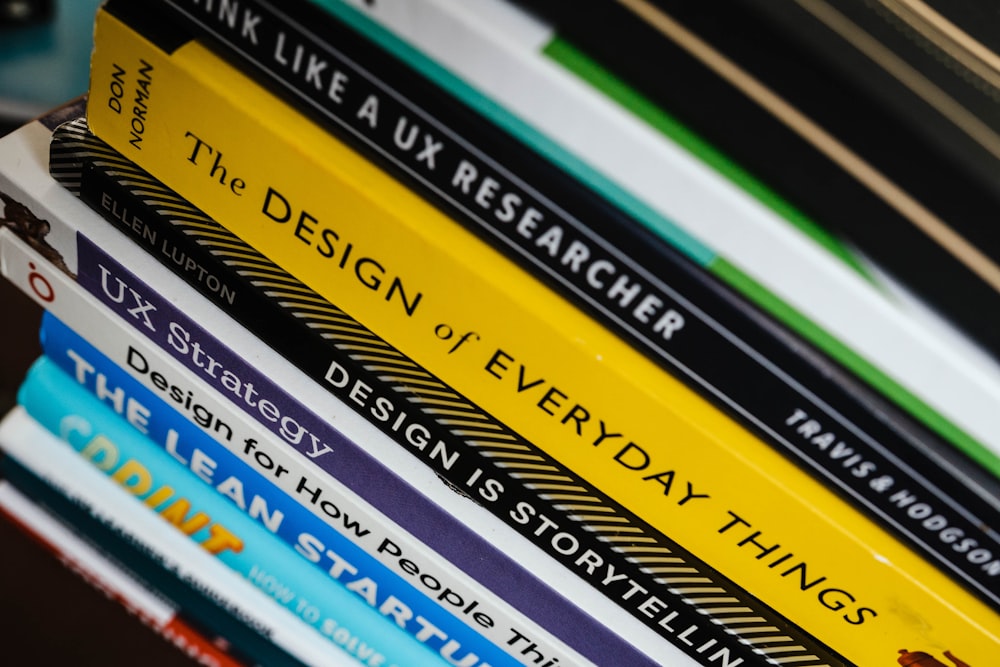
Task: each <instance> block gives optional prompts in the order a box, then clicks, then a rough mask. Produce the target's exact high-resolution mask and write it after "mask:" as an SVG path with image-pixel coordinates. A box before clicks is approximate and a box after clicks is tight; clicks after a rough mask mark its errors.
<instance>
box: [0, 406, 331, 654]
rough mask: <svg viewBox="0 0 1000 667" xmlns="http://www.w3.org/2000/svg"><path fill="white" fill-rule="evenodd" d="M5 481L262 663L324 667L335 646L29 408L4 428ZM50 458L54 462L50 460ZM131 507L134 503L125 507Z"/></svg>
mask: <svg viewBox="0 0 1000 667" xmlns="http://www.w3.org/2000/svg"><path fill="white" fill-rule="evenodd" d="M0 448H2V450H3V451H4V453H5V454H6V455H5V456H3V457H0V470H2V471H3V476H4V479H6V480H8V481H9V482H10V483H12V484H14V485H15V486H16V487H17V488H18V489H19V490H20V491H21V492H22V493H24V494H25V495H28V496H29V497H31V498H32V499H33V500H34V501H35V502H37V503H39V504H40V505H41V506H42V507H43V508H45V509H46V510H48V511H50V512H52V513H53V514H54V515H56V516H59V517H62V518H63V519H65V520H66V521H67V522H69V523H70V525H72V526H74V528H75V529H77V530H79V531H81V533H83V534H85V535H86V536H87V537H88V539H90V540H92V541H93V542H95V543H97V544H100V545H101V548H102V549H106V550H107V551H108V552H109V553H110V554H111V555H112V556H113V557H114V558H115V559H117V560H118V561H120V562H122V563H123V564H125V565H126V566H127V567H129V568H131V569H132V570H133V571H135V572H137V573H138V574H139V575H140V576H141V577H143V578H144V579H145V580H148V581H150V582H152V583H153V584H154V586H156V587H157V588H161V589H163V590H169V591H170V594H171V596H172V597H173V599H175V600H178V601H179V602H180V603H181V604H182V605H183V606H184V608H185V609H186V610H187V611H188V612H189V613H190V614H191V616H192V617H193V618H195V619H196V620H197V621H198V622H199V623H200V624H201V625H202V626H203V627H207V628H212V629H213V631H214V632H215V633H216V634H218V635H220V636H225V637H227V638H228V639H230V640H231V641H232V642H234V645H236V646H238V647H239V649H240V651H242V653H244V654H246V655H248V656H251V658H252V660H254V661H256V662H260V663H262V664H289V665H309V664H313V665H315V664H322V663H323V660H324V656H329V655H330V653H331V652H330V649H329V644H328V642H327V641H326V640H324V639H323V638H322V637H320V636H319V635H318V634H317V633H316V632H315V631H314V630H313V629H312V628H309V627H308V626H306V625H305V624H304V623H302V621H300V620H299V619H298V618H296V617H295V616H294V615H293V614H292V613H291V612H290V611H288V610H287V609H285V608H283V607H280V606H279V605H277V603H275V602H274V601H273V600H272V599H271V598H270V597H269V596H268V595H267V594H265V593H264V592H263V591H260V590H258V589H257V588H254V587H253V586H252V585H251V584H250V583H249V582H247V581H246V580H244V579H243V578H242V577H240V576H239V575H237V574H236V573H235V572H233V571H232V570H230V569H228V568H227V567H226V566H225V565H223V564H222V563H220V562H218V561H217V560H216V559H214V558H212V557H211V556H210V555H209V554H207V553H206V552H205V551H204V550H202V549H201V548H200V547H199V546H198V545H196V544H195V543H194V542H192V541H191V540H189V539H188V538H187V537H186V536H184V535H183V534H181V533H179V532H177V531H164V530H162V529H161V527H160V526H159V525H158V524H157V523H156V522H153V521H150V520H149V519H150V516H149V510H148V509H147V508H145V507H143V506H142V505H139V504H137V503H135V502H134V501H133V500H131V499H130V498H129V496H128V495H127V494H126V492H125V491H123V490H122V489H120V488H118V487H117V486H115V485H113V484H108V482H107V480H106V479H104V476H103V475H101V473H99V472H98V471H97V470H96V469H94V468H92V467H91V466H87V465H86V464H85V463H84V462H83V461H82V460H80V459H79V458H78V457H74V456H68V454H69V452H67V451H66V450H65V446H64V445H63V444H62V443H61V442H60V441H59V439H58V438H57V437H56V436H55V435H53V434H51V433H49V432H48V431H47V430H45V429H44V428H42V426H41V425H40V424H39V423H38V422H37V421H35V420H34V419H32V418H31V417H30V416H29V415H28V414H27V412H25V410H24V408H22V407H20V406H18V407H15V408H14V409H13V410H12V411H10V412H9V413H8V414H7V415H6V416H5V417H4V419H3V422H2V424H0ZM46 457H48V458H46ZM126 501H127V502H126Z"/></svg>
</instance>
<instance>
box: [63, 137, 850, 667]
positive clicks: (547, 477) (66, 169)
mask: <svg viewBox="0 0 1000 667" xmlns="http://www.w3.org/2000/svg"><path fill="white" fill-rule="evenodd" d="M84 153H86V154H87V156H88V157H87V161H88V162H91V163H93V164H95V165H98V166H100V167H101V168H102V169H105V170H107V171H108V172H111V173H113V174H114V178H115V179H116V180H117V181H118V182H119V183H120V184H121V185H123V186H124V187H125V188H127V189H128V190H129V191H130V192H131V193H132V194H133V195H134V196H136V197H138V198H139V199H141V200H142V201H143V202H144V203H145V204H146V205H148V206H150V207H151V208H152V209H153V210H155V211H156V212H157V213H158V214H159V215H160V216H162V217H163V218H164V219H166V220H168V221H169V223H170V224H171V225H172V226H174V227H175V228H177V229H179V230H181V231H182V232H183V233H184V234H185V235H186V236H187V237H188V238H189V239H191V240H192V241H194V242H195V243H197V244H198V245H200V246H202V247H203V248H205V249H206V250H208V251H209V252H210V253H211V254H212V255H213V256H215V257H216V259H217V260H218V261H221V262H222V263H223V264H224V265H225V266H227V267H228V269H229V271H231V272H233V273H235V274H236V275H238V276H240V277H242V278H243V279H244V280H245V281H247V282H249V283H250V284H252V285H253V286H254V287H255V288H256V289H258V290H260V291H262V292H263V293H265V294H267V295H268V296H269V297H270V298H271V299H272V300H273V301H274V303H275V304H277V305H280V306H281V308H282V309H283V311H284V313H285V315H286V316H292V317H294V318H296V320H298V322H299V323H300V324H302V325H305V326H306V327H308V328H309V329H311V330H312V331H314V332H316V333H317V334H318V335H319V336H321V337H322V338H324V339H325V340H326V341H327V342H328V343H329V345H330V346H331V347H332V348H333V349H334V350H336V351H337V352H339V353H340V354H342V355H344V356H346V357H347V358H349V359H351V360H352V361H353V362H354V363H356V364H358V365H359V366H360V367H361V368H363V369H365V370H367V371H368V372H369V373H370V374H371V377H374V378H377V379H378V380H380V381H381V382H383V383H384V386H385V387H386V388H387V389H389V390H390V391H392V392H393V393H394V394H395V395H396V396H398V397H400V399H401V400H403V401H404V402H406V403H407V404H409V405H410V406H411V407H412V408H414V409H415V410H419V411H420V412H421V413H423V414H424V415H426V416H428V417H429V418H430V419H432V420H433V421H434V422H436V423H437V424H438V425H439V426H440V427H441V428H442V429H443V430H444V431H446V432H447V433H450V434H451V435H452V436H453V437H454V438H455V439H456V440H458V441H460V442H461V443H463V444H464V445H466V446H468V447H470V448H472V449H474V450H475V451H477V452H478V453H479V454H480V456H481V457H482V458H483V459H484V460H485V462H490V463H492V464H493V466H494V467H495V468H496V469H498V470H499V471H502V473H503V474H504V476H506V477H507V479H509V480H511V481H513V482H515V483H517V484H520V485H521V486H522V487H523V488H525V489H527V490H528V491H531V492H532V495H533V496H534V497H536V498H538V499H540V500H543V501H545V504H546V509H549V508H551V509H553V510H557V511H559V512H560V513H561V515H562V516H563V517H565V518H567V519H569V520H572V521H573V522H574V523H576V524H577V526H578V527H580V528H581V529H582V530H584V531H585V532H587V533H590V534H593V535H594V536H596V538H597V539H598V540H599V541H600V542H602V543H604V544H605V545H606V546H607V547H608V549H610V550H611V551H612V552H615V553H618V554H620V555H621V557H622V560H623V562H628V563H631V564H633V565H634V566H636V567H637V568H638V570H639V571H640V572H642V573H643V574H645V575H646V576H647V577H648V580H647V582H646V583H655V584H656V585H657V586H659V587H660V589H659V590H660V592H665V593H667V594H669V597H672V598H675V599H679V600H681V601H683V603H684V604H685V605H689V606H691V607H693V608H694V609H695V610H696V611H697V612H698V613H699V614H701V615H703V616H705V617H707V619H708V620H710V621H711V623H712V624H713V625H715V626H720V627H722V628H724V630H725V632H726V633H728V634H730V635H732V636H734V637H736V638H738V639H739V641H740V642H742V643H743V644H744V645H746V646H748V647H750V648H751V650H752V651H753V652H754V653H756V654H757V655H759V656H760V657H761V659H762V662H764V663H767V664H775V665H795V666H796V667H798V666H810V667H811V666H814V665H816V666H818V665H830V664H837V663H838V661H839V658H838V657H837V656H836V654H835V653H834V654H832V653H831V652H830V649H829V648H827V647H825V646H823V645H822V644H821V643H819V642H817V641H816V639H815V638H813V637H811V636H810V635H808V634H807V633H805V632H803V631H801V630H800V629H798V628H797V627H796V626H795V624H794V623H792V622H790V621H789V620H788V619H785V618H784V617H782V616H781V615H780V614H778V613H777V612H775V611H774V610H773V609H771V608H770V607H768V606H767V605H765V604H764V603H762V602H761V601H760V600H758V599H757V598H755V597H754V596H752V595H750V594H749V593H747V592H746V591H744V590H743V589H742V588H740V587H739V586H738V585H737V584H735V583H734V582H732V581H730V580H728V579H727V578H726V577H725V576H723V575H722V574H721V573H719V572H717V571H715V570H714V569H713V568H711V567H710V566H708V565H707V564H705V563H704V562H702V561H700V560H699V559H698V558H697V557H695V556H694V555H692V554H691V553H689V552H688V551H687V550H686V549H684V548H683V547H681V546H680V545H678V544H676V543H674V542H673V541H672V540H670V539H668V538H667V537H666V536H664V535H663V534H661V533H660V532H658V531H656V530H655V529H653V528H652V527H650V526H648V525H647V524H646V523H645V522H643V521H641V519H639V518H638V517H636V516H634V515H633V514H632V513H631V512H629V511H628V510H626V509H624V508H623V507H621V506H620V505H619V504H618V503H616V502H615V501H614V500H613V499H611V498H609V497H608V496H606V495H605V494H604V493H602V492H600V491H597V490H596V489H595V488H594V487H593V486H592V485H591V484H589V483H587V482H586V481H584V480H582V479H581V478H580V477H578V476H577V475H576V474H574V473H572V472H571V471H569V470H568V469H567V468H566V467H565V466H563V465H562V464H560V463H559V462H558V461H556V460H554V459H553V458H552V457H550V456H549V455H547V454H546V453H544V452H543V451H541V450H540V449H538V448H537V447H535V446H534V445H532V444H530V443H528V442H527V441H525V439H524V438H522V437H521V436H519V435H517V434H516V433H515V432H513V431H512V430H511V429H510V428H508V427H507V426H505V425H504V424H502V423H500V422H499V421H497V420H496V419H494V418H493V417H491V416H490V415H488V414H487V413H486V412H485V411H483V410H482V409H480V408H479V407H477V406H475V405H474V404H472V403H471V402H470V401H469V400H467V399H466V398H465V397H463V396H462V395H460V394H458V393H456V392H455V391H453V390H452V389H451V388H450V387H449V386H448V385H446V384H444V383H443V382H441V381H440V380H439V379H438V378H436V377H435V376H434V375H433V374H431V373H430V372H428V371H427V370H426V369H424V368H423V367H421V366H419V365H418V364H416V363H414V362H413V361H412V360H410V359H409V358H408V357H406V356H405V355H403V354H402V353H400V352H399V351H398V350H396V349H395V348H393V347H392V346H390V345H389V344H388V343H386V342H385V341H384V340H382V339H381V338H379V337H378V336H377V335H375V334H374V333H372V332H371V331H369V330H368V329H366V328H365V327H364V326H362V325H361V324H360V323H358V322H357V321H355V320H354V319H352V318H351V317H350V316H349V315H348V314H346V313H344V312H343V311H341V310H340V309H338V308H337V307H336V306H335V305H333V304H331V303H330V302H329V301H327V300H325V299H324V298H322V297H321V296H319V295H318V294H316V293H315V292H313V291H312V290H311V289H309V288H308V287H306V286H304V285H303V284H302V283H301V282H299V281H298V280H296V279H295V278H293V277H291V276H290V275H289V274H288V273H286V272H285V271H283V270H282V269H280V268H278V267H277V266H275V265H274V264H273V263H272V262H271V261H270V260H268V259H267V258H265V257H264V256H262V255H261V254H260V253H258V252H257V251H255V250H254V249H253V248H251V247H249V246H248V245H246V244H245V243H244V242H243V241H241V240H240V239H239V238H238V237H236V236H234V235H233V234H231V233H230V232H229V231H228V230H226V229H225V228H223V227H222V226H221V225H219V224H218V223H216V222H215V221H214V220H212V219H211V218H209V217H207V216H205V215H204V214H203V213H201V212H200V211H199V210H198V209H196V208H194V207H193V206H191V205H190V204H189V203H187V202H186V201H185V200H184V199H182V198H181V197H179V196H178V195H177V194H175V193H174V192H173V191H171V190H169V189H168V188H166V187H165V186H163V185H162V184H160V183H159V182H158V181H156V180H155V179H153V178H152V177H151V176H149V175H148V174H147V173H146V172H144V171H142V170H141V169H139V168H138V167H136V166H135V165H134V164H132V163H131V162H129V161H128V160H126V159H125V158H123V157H122V156H121V155H120V154H119V153H117V152H115V151H114V150H113V149H111V148H110V147H108V146H107V145H106V144H104V143H103V142H102V141H100V140H99V139H97V138H96V137H94V136H93V135H91V134H90V133H89V131H88V130H87V126H86V123H85V121H84V120H83V119H78V120H77V121H74V122H73V123H68V124H65V125H63V126H61V127H60V128H59V129H58V130H57V131H56V133H55V135H54V138H53V145H52V149H51V162H50V166H49V170H50V172H51V173H52V175H53V176H54V177H55V178H56V179H57V180H58V181H59V182H60V183H61V184H62V185H63V186H64V187H66V188H67V189H68V190H70V191H71V192H73V193H74V194H76V195H78V196H79V194H80V189H81V182H80V174H81V157H80V156H81V155H82V154H84ZM244 324H245V323H244ZM248 326H249V325H248ZM250 328H251V329H252V328H253V327H252V326H250ZM277 351H278V352H281V353H283V350H281V349H277ZM654 590H655V589H653V588H652V587H651V588H650V592H654ZM661 634H662V633H661Z"/></svg>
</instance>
